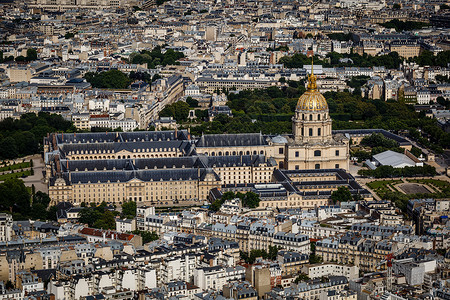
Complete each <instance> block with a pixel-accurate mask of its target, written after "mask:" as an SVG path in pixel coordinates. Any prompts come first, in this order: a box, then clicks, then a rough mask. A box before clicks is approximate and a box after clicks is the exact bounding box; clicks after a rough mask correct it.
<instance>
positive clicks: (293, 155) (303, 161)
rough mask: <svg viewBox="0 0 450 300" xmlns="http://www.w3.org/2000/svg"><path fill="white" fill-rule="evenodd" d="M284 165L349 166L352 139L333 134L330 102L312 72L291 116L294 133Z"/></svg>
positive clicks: (294, 167)
mask: <svg viewBox="0 0 450 300" xmlns="http://www.w3.org/2000/svg"><path fill="white" fill-rule="evenodd" d="M284 168H285V169H288V170H305V169H345V170H348V168H349V139H348V138H346V137H345V136H344V135H343V134H336V135H333V133H332V120H331V117H330V113H329V110H328V104H327V101H326V99H325V97H324V96H323V95H322V94H321V93H319V91H318V90H317V84H316V77H315V76H314V73H313V72H312V74H311V75H310V76H309V83H308V89H307V91H306V92H305V93H304V94H303V95H302V96H301V97H300V99H299V100H298V103H297V106H296V108H295V114H294V116H293V117H292V136H291V137H288V143H286V156H285V164H284Z"/></svg>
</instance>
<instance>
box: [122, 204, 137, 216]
mask: <svg viewBox="0 0 450 300" xmlns="http://www.w3.org/2000/svg"><path fill="white" fill-rule="evenodd" d="M136 210H137V205H136V202H134V201H131V200H130V201H126V202H124V203H123V204H122V217H124V218H128V219H133V218H134V217H136Z"/></svg>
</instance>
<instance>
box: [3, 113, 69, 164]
mask: <svg viewBox="0 0 450 300" xmlns="http://www.w3.org/2000/svg"><path fill="white" fill-rule="evenodd" d="M75 130H76V128H75V127H74V126H73V124H72V122H70V121H66V120H64V118H63V117H61V116H60V115H57V114H48V113H43V112H40V113H39V114H38V115H37V116H36V115H35V114H34V113H26V114H23V115H22V116H21V117H20V120H13V119H11V118H8V119H5V120H3V121H1V122H0V158H1V159H13V158H17V157H21V156H26V155H30V154H35V153H38V152H39V151H40V150H41V147H42V145H41V143H42V140H43V138H44V137H45V136H46V135H47V133H49V132H58V131H59V132H61V131H63V132H66V131H75Z"/></svg>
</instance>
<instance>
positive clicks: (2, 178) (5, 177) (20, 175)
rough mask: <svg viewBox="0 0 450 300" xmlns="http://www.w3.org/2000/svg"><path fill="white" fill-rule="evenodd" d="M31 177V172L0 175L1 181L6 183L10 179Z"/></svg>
mask: <svg viewBox="0 0 450 300" xmlns="http://www.w3.org/2000/svg"><path fill="white" fill-rule="evenodd" d="M30 175H31V171H30V170H27V171H23V172H16V173H8V174H3V175H0V181H5V180H6V179H10V178H21V177H22V176H24V177H27V176H30Z"/></svg>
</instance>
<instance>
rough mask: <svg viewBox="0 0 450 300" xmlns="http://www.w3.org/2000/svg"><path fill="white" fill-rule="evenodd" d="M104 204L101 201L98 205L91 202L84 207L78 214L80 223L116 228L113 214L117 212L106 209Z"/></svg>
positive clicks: (95, 226)
mask: <svg viewBox="0 0 450 300" xmlns="http://www.w3.org/2000/svg"><path fill="white" fill-rule="evenodd" d="M106 206H107V205H106V203H105V202H103V203H101V204H100V205H98V206H96V205H95V204H94V203H91V206H90V207H84V208H83V209H82V210H81V211H80V214H79V215H80V218H79V221H80V223H84V224H88V226H89V227H93V228H99V229H116V220H115V216H116V215H117V214H118V213H117V212H116V211H114V212H113V211H110V210H108V209H107V208H106Z"/></svg>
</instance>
